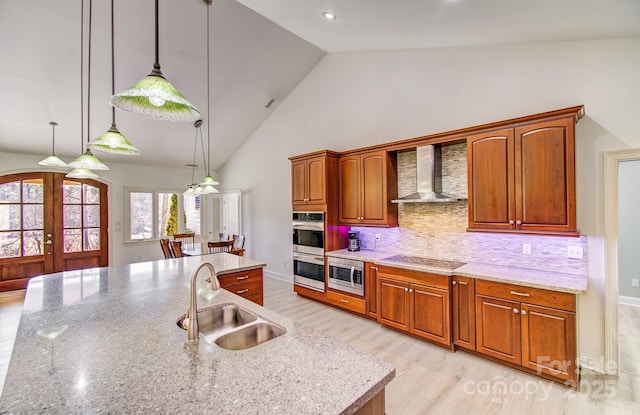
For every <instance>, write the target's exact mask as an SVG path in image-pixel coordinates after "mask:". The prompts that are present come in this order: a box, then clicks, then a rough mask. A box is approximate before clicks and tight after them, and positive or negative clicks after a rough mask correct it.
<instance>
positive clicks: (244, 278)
mask: <svg viewBox="0 0 640 415" xmlns="http://www.w3.org/2000/svg"><path fill="white" fill-rule="evenodd" d="M247 278H249V276H248V275H244V276H242V277H236V281H242V280H246V279H247Z"/></svg>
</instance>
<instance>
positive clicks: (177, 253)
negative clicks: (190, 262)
mask: <svg viewBox="0 0 640 415" xmlns="http://www.w3.org/2000/svg"><path fill="white" fill-rule="evenodd" d="M171 246H172V247H173V257H174V258H182V257H183V256H184V255H182V241H171Z"/></svg>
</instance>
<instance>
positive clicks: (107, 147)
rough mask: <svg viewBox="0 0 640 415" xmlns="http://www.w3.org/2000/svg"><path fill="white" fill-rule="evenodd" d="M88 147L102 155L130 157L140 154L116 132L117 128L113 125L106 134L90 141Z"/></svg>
mask: <svg viewBox="0 0 640 415" xmlns="http://www.w3.org/2000/svg"><path fill="white" fill-rule="evenodd" d="M88 146H89V148H90V149H92V150H98V151H102V152H103V153H113V154H127V155H131V156H137V155H139V154H140V150H138V149H137V148H135V147H134V146H133V144H131V143H130V142H129V140H127V139H126V138H125V136H123V135H122V134H121V133H120V131H118V127H116V125H115V124H111V128H109V130H107V132H105V133H104V134H102V135H101V136H100V137H98V138H96V139H95V140H93V141H91V142H90V143H89V144H88Z"/></svg>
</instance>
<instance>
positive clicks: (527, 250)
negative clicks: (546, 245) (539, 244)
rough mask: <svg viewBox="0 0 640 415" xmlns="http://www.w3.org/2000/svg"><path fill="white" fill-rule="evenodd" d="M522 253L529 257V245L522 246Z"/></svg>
mask: <svg viewBox="0 0 640 415" xmlns="http://www.w3.org/2000/svg"><path fill="white" fill-rule="evenodd" d="M522 253H523V254H525V255H531V244H522Z"/></svg>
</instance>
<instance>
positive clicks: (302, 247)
mask: <svg viewBox="0 0 640 415" xmlns="http://www.w3.org/2000/svg"><path fill="white" fill-rule="evenodd" d="M324 217H325V216H324V212H293V240H292V242H293V283H294V284H296V285H300V286H303V287H306V288H311V289H313V290H317V291H324V286H325V284H324V282H325V267H324V248H325V229H324Z"/></svg>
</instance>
